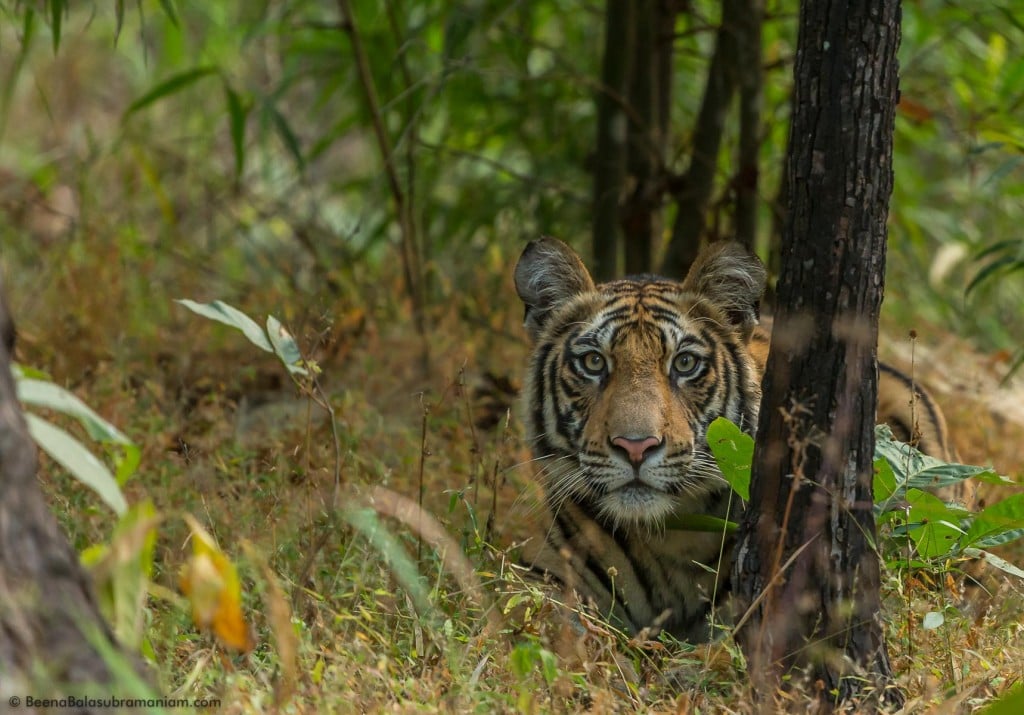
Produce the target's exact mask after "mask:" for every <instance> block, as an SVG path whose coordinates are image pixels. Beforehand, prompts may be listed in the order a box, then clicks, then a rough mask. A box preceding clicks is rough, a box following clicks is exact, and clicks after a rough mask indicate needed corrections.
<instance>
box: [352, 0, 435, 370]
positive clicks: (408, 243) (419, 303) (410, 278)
mask: <svg viewBox="0 0 1024 715" xmlns="http://www.w3.org/2000/svg"><path fill="white" fill-rule="evenodd" d="M338 10H339V11H340V12H341V17H342V21H343V22H342V28H343V29H344V30H345V32H346V34H348V36H349V40H350V41H351V43H352V54H353V55H354V59H355V63H356V73H357V75H358V77H359V83H360V85H361V86H362V88H363V95H364V98H365V100H366V105H367V109H368V110H369V112H370V122H371V124H372V125H373V132H374V134H375V135H376V137H377V147H378V149H379V150H380V154H381V159H382V160H383V162H384V173H385V175H386V176H387V181H388V188H390V190H391V198H392V199H393V200H394V202H395V211H396V213H397V214H398V225H399V229H400V231H401V234H402V243H401V247H402V251H401V255H402V269H403V271H404V273H405V284H406V290H407V291H408V292H409V298H410V300H411V301H412V310H413V320H414V322H415V324H416V331H417V332H418V333H419V335H420V339H421V342H422V351H423V352H422V360H423V367H424V368H427V367H428V366H429V363H430V353H429V347H428V343H427V326H426V315H425V306H424V295H423V262H422V258H421V257H420V250H419V243H418V241H417V238H416V223H415V221H413V212H412V204H411V201H410V197H408V196H407V195H406V193H405V191H404V190H403V189H402V184H401V181H400V180H399V178H398V170H397V169H396V168H395V155H394V150H393V149H392V146H391V139H390V138H389V137H388V132H387V128H386V127H385V126H384V119H383V117H382V116H381V111H380V100H379V99H378V97H377V88H376V85H375V84H374V82H373V75H372V74H371V73H370V62H369V59H368V58H367V55H366V50H365V48H364V47H363V40H362V37H361V35H360V34H359V28H358V27H357V26H356V21H355V16H354V15H353V13H352V7H351V6H350V4H349V0H338Z"/></svg>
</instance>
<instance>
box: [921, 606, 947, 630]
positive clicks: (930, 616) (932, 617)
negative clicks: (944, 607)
mask: <svg viewBox="0 0 1024 715" xmlns="http://www.w3.org/2000/svg"><path fill="white" fill-rule="evenodd" d="M945 622H946V617H945V616H944V615H942V614H941V613H940V612H938V611H929V612H928V613H926V614H924V619H923V620H922V621H921V627H922V628H924V629H925V630H926V631H934V630H935V629H936V628H938V627H939V626H941V625H942V624H943V623H945Z"/></svg>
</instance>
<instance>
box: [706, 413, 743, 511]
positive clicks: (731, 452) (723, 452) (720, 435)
mask: <svg viewBox="0 0 1024 715" xmlns="http://www.w3.org/2000/svg"><path fill="white" fill-rule="evenodd" d="M707 441H708V447H710V448H711V453H712V454H713V455H715V461H716V462H717V463H718V468H719V469H721V470H722V476H723V477H725V481H727V482H728V483H729V486H730V487H732V490H733V491H734V492H736V493H737V494H739V495H740V497H741V498H742V499H743V500H744V501H749V500H750V468H751V465H752V464H753V460H754V438H753V437H751V436H750V435H748V434H745V433H744V432H743V431H742V430H740V428H739V427H737V426H736V425H734V424H733V423H732V422H730V421H729V420H727V419H725V418H724V417H719V418H717V419H716V420H715V421H714V422H712V423H711V424H710V425H708V433H707Z"/></svg>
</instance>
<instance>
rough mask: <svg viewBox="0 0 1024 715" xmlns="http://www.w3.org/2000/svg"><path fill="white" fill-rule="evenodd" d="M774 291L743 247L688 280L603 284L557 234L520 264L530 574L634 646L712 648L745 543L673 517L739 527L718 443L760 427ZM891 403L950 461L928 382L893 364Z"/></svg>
mask: <svg viewBox="0 0 1024 715" xmlns="http://www.w3.org/2000/svg"><path fill="white" fill-rule="evenodd" d="M766 278H767V273H766V270H765V268H764V265H763V264H762V263H761V261H760V260H759V259H758V258H757V257H756V256H754V255H753V254H752V253H750V252H749V251H748V250H747V249H746V248H744V247H743V246H742V245H740V244H739V243H736V242H730V241H721V242H716V243H712V244H710V245H709V246H708V248H706V249H705V250H704V251H703V252H702V253H701V254H700V255H699V256H698V258H697V260H696V261H695V263H694V265H693V267H692V268H691V270H690V271H689V273H688V274H687V275H686V277H685V278H684V279H683V280H682V281H681V282H680V281H676V280H670V279H666V278H661V277H658V276H654V275H641V276H634V277H627V278H624V279H620V280H613V281H610V282H606V283H601V284H595V283H594V280H593V279H592V278H591V276H590V273H589V272H588V271H587V269H586V267H585V266H584V264H583V261H582V260H581V258H580V257H579V255H577V254H576V253H575V252H574V251H573V250H572V249H571V248H570V247H569V246H568V245H566V244H565V243H563V242H561V241H559V240H557V239H554V238H549V237H543V238H540V239H538V240H535V241H532V242H530V243H529V244H528V245H527V246H526V248H525V249H524V251H523V253H522V255H521V257H520V259H519V261H518V263H517V265H516V267H515V272H514V280H515V286H516V292H517V293H518V295H519V297H520V299H521V300H522V302H523V305H524V306H525V318H524V326H525V329H526V332H527V333H528V335H529V337H530V339H531V341H532V345H533V347H532V353H531V357H530V359H529V364H528V367H527V371H526V376H525V378H524V381H523V390H522V396H521V407H522V412H523V421H524V423H525V429H526V433H527V434H526V436H527V438H528V440H529V442H530V445H531V448H532V453H533V457H534V462H535V463H536V465H537V471H538V476H539V479H540V482H541V486H542V488H543V492H544V506H545V508H546V511H547V515H548V523H547V525H546V533H545V535H544V538H543V539H539V540H535V541H531V542H530V543H529V544H528V547H527V549H526V551H525V553H524V554H523V557H524V561H525V563H526V565H527V567H528V568H529V569H531V570H532V571H533V572H535V573H537V574H538V575H543V576H544V577H548V576H552V577H554V578H555V579H556V580H557V581H559V582H560V583H561V584H562V585H563V586H565V587H567V588H569V589H571V590H573V591H575V592H576V593H578V594H580V596H581V597H583V599H584V600H585V601H586V602H589V603H590V604H592V605H593V606H594V607H596V609H597V611H598V613H599V614H601V615H602V616H604V617H606V618H607V619H608V620H609V622H611V623H613V624H616V625H618V626H621V627H622V628H623V630H625V631H626V632H628V633H632V634H637V633H639V632H641V631H642V630H644V629H647V630H648V632H657V631H658V630H665V631H667V632H668V633H670V634H671V635H673V636H675V637H676V638H678V639H679V640H683V641H690V642H699V641H704V640H707V639H708V638H709V637H710V636H711V635H712V634H711V631H710V626H709V615H710V611H711V609H712V607H713V606H714V605H715V604H716V603H717V602H719V601H720V599H721V598H722V597H723V596H724V594H725V593H726V592H727V591H728V587H729V584H728V572H729V570H730V568H729V566H730V561H731V549H732V539H731V538H729V537H723V534H722V533H721V532H717V533H716V532H715V531H685V530H679V529H667V528H665V526H664V525H665V521H666V519H668V518H669V517H670V516H671V515H674V514H697V515H707V516H711V517H715V518H717V519H728V520H730V521H736V520H737V519H738V517H739V516H740V510H741V508H742V507H741V503H740V499H739V498H738V497H735V496H734V495H733V493H732V491H731V489H730V487H729V485H728V484H727V482H726V481H725V479H724V477H723V476H722V474H721V472H720V470H719V469H718V467H717V465H716V462H715V460H714V458H713V457H712V455H711V452H710V449H709V447H708V444H707V440H706V432H707V429H708V425H710V423H711V422H712V421H713V420H714V419H715V418H717V417H726V418H728V419H729V420H731V421H732V422H734V423H735V424H737V425H738V426H739V427H740V428H741V429H742V430H743V431H744V432H746V433H748V434H752V433H753V432H754V430H755V428H756V424H757V414H758V408H759V406H760V401H761V378H762V376H763V374H764V370H765V365H766V361H767V355H768V346H769V338H770V332H769V331H770V325H764V324H762V321H761V319H760V316H759V306H760V301H761V298H762V295H763V293H764V289H765V283H766ZM879 392H880V395H882V396H883V399H881V400H880V401H879V405H880V410H879V413H878V416H879V418H880V419H881V420H882V421H886V422H888V423H890V424H891V425H892V427H893V430H894V433H895V434H896V435H897V437H902V438H903V439H906V440H908V441H909V440H910V439H911V438H916V441H917V442H918V448H919V449H921V450H922V451H924V452H926V453H930V454H932V455H933V456H937V457H945V456H948V455H949V446H948V437H947V434H946V427H945V423H944V421H943V419H942V415H941V413H940V412H939V411H938V409H937V408H936V407H935V404H934V401H933V400H932V399H931V398H930V397H929V396H928V395H927V394H926V393H924V392H923V391H921V390H920V388H919V387H918V386H917V385H915V383H914V381H912V380H911V379H910V378H909V377H907V376H906V375H904V374H903V373H902V372H900V371H898V370H896V369H894V368H891V367H889V366H882V367H881V369H880V372H879ZM911 396H914V397H916V404H917V410H916V413H915V415H914V416H913V417H911V415H910V411H911V410H910V408H909V407H908V404H909V403H910V399H909V398H910V397H911Z"/></svg>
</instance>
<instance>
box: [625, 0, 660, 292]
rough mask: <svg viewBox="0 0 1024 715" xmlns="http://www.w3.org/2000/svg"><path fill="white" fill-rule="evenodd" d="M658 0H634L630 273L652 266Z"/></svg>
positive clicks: (627, 254)
mask: <svg viewBox="0 0 1024 715" xmlns="http://www.w3.org/2000/svg"><path fill="white" fill-rule="evenodd" d="M657 4H658V3H657V0H634V2H633V13H634V14H633V20H634V25H633V29H634V33H633V62H632V65H631V68H630V69H631V70H632V71H631V72H630V80H629V106H630V108H631V109H632V112H631V116H630V122H629V145H628V147H629V149H628V151H629V157H628V161H627V166H628V169H629V178H630V181H629V183H630V187H629V188H630V192H629V196H628V197H627V198H626V201H625V203H624V204H623V206H622V233H623V237H624V243H625V259H626V273H628V274H637V273H646V272H649V271H650V270H651V263H652V251H653V249H654V228H655V221H656V217H655V212H656V211H657V207H658V204H659V202H660V197H659V196H658V193H657V192H658V187H657V172H658V170H659V169H660V165H661V156H660V152H659V145H660V141H659V137H658V134H657V132H658V97H657V94H656V92H657V90H658V88H659V86H660V83H659V82H658V78H657V76H656V73H657V72H658V70H659V69H660V64H659V62H658V45H657V42H656V39H655V38H656V32H657V30H656V27H655V21H656V19H657V18H656V16H655V9H656V6H657Z"/></svg>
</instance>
